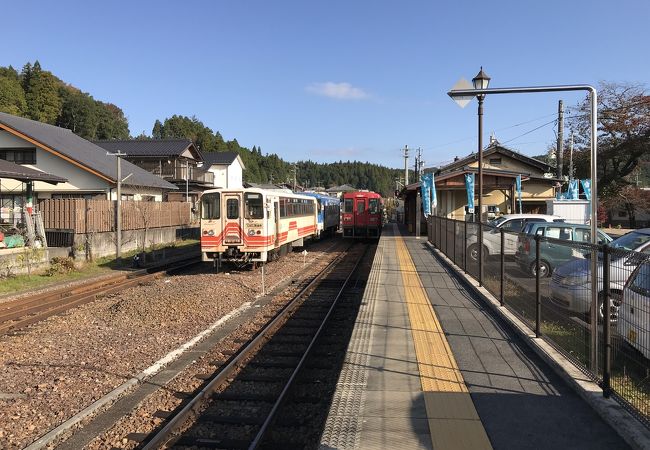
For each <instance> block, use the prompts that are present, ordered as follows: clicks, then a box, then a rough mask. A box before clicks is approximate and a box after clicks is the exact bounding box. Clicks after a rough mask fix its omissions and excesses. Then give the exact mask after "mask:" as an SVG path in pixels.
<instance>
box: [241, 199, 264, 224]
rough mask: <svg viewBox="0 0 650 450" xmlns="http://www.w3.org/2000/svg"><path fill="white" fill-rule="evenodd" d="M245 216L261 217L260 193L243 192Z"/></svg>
mask: <svg viewBox="0 0 650 450" xmlns="http://www.w3.org/2000/svg"><path fill="white" fill-rule="evenodd" d="M244 203H245V206H246V208H245V210H244V211H245V217H246V218H247V219H263V218H264V203H263V198H262V194H258V193H246V194H244Z"/></svg>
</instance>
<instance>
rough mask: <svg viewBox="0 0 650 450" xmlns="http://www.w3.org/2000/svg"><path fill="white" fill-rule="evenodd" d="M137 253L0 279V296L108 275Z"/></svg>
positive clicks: (186, 242)
mask: <svg viewBox="0 0 650 450" xmlns="http://www.w3.org/2000/svg"><path fill="white" fill-rule="evenodd" d="M198 242H199V241H198V240H196V239H187V240H183V241H179V242H175V243H171V244H169V245H166V246H164V247H163V246H156V247H154V248H150V249H148V250H147V252H146V254H147V255H151V254H153V253H154V252H157V251H161V250H162V249H163V248H164V249H165V251H168V250H173V249H177V248H184V247H188V246H191V245H195V244H198ZM136 253H139V252H138V251H137V250H133V251H128V252H124V253H122V261H121V262H119V263H118V261H116V260H115V257H114V256H105V257H102V258H97V259H96V260H95V261H89V262H84V263H82V264H81V265H80V267H79V268H78V269H76V270H70V271H67V272H65V273H53V271H48V269H44V270H42V271H40V272H39V273H38V274H34V273H32V274H31V275H16V276H11V277H8V278H0V295H7V294H16V293H20V292H26V291H31V290H36V289H41V288H45V287H48V286H54V285H57V284H61V283H67V282H70V281H76V280H83V279H85V278H92V277H96V276H100V275H104V274H107V273H110V272H111V271H112V270H119V269H126V268H131V267H132V261H131V260H132V258H133V256H134V255H135V254H136Z"/></svg>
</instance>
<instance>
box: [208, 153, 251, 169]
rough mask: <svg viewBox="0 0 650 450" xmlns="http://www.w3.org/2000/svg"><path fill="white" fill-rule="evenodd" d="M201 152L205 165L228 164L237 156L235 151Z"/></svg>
mask: <svg viewBox="0 0 650 450" xmlns="http://www.w3.org/2000/svg"><path fill="white" fill-rule="evenodd" d="M202 154H203V161H204V162H205V165H206V166H207V167H209V166H216V165H222V166H229V165H230V164H232V163H233V161H235V160H236V159H237V157H238V156H239V154H238V153H237V152H203V153H202ZM240 162H241V161H240ZM243 166H244V165H243V164H242V167H243Z"/></svg>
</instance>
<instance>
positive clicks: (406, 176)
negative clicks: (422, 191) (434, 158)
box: [404, 145, 409, 186]
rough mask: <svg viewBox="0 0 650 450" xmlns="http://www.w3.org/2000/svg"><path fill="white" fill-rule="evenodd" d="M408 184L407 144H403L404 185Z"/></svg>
mask: <svg viewBox="0 0 650 450" xmlns="http://www.w3.org/2000/svg"><path fill="white" fill-rule="evenodd" d="M408 184H409V146H408V145H405V146H404V186H408Z"/></svg>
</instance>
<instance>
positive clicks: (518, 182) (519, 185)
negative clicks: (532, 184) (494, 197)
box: [515, 175, 522, 214]
mask: <svg viewBox="0 0 650 450" xmlns="http://www.w3.org/2000/svg"><path fill="white" fill-rule="evenodd" d="M515 187H516V189H517V199H518V200H519V214H521V213H522V208H521V175H517V178H515Z"/></svg>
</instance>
